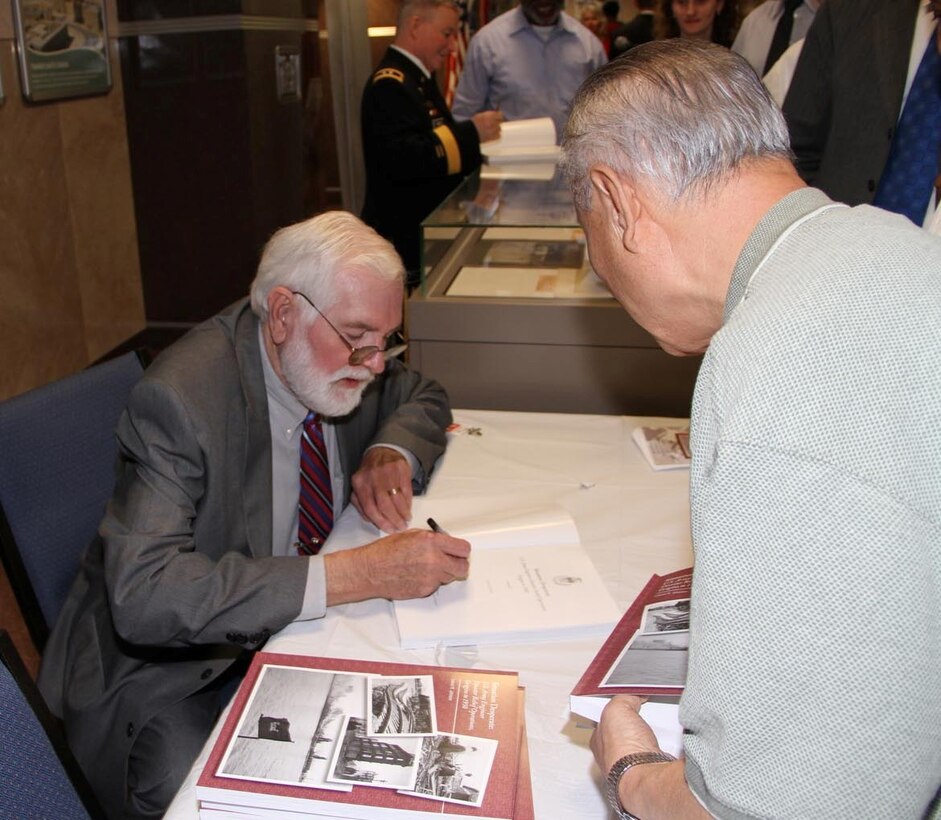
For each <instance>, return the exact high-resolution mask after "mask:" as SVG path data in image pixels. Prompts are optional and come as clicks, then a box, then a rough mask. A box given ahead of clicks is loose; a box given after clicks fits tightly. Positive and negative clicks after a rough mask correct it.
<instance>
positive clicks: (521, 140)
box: [480, 117, 556, 154]
mask: <svg viewBox="0 0 941 820" xmlns="http://www.w3.org/2000/svg"><path fill="white" fill-rule="evenodd" d="M555 143H556V134H555V123H553V122H552V118H551V117H536V118H534V119H529V120H510V121H508V122H504V123H503V124H501V126H500V136H499V137H498V138H497V139H495V140H488V141H487V142H482V143H481V144H480V151H481V153H483V154H489V153H490V152H492V151H494V152H500V151H506V150H507V149H513V148H520V147H525V146H531V145H555Z"/></svg>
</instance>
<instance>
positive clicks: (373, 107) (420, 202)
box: [362, 0, 502, 284]
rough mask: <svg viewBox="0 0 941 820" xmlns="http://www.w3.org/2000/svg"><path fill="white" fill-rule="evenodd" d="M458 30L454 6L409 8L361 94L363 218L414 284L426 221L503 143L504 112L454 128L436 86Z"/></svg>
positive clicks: (415, 2)
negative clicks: (489, 147) (483, 155)
mask: <svg viewBox="0 0 941 820" xmlns="http://www.w3.org/2000/svg"><path fill="white" fill-rule="evenodd" d="M459 23H460V11H459V8H458V5H457V3H455V2H453V0H404V2H403V3H402V7H401V9H400V10H399V15H398V19H397V21H396V35H395V41H394V42H393V44H392V45H391V46H390V47H389V49H388V51H386V54H385V56H384V57H383V58H382V62H380V63H379V66H378V67H377V68H376V71H375V72H374V73H373V75H372V77H370V79H369V82H368V83H367V84H366V89H365V91H364V92H363V103H362V128H363V152H364V154H365V159H366V204H365V205H364V207H363V213H362V217H363V221H364V222H366V223H367V224H368V225H371V226H372V227H373V228H375V229H376V231H378V232H379V233H380V234H382V235H383V236H384V237H386V238H387V239H388V240H390V241H391V242H392V244H393V245H395V248H396V250H397V251H398V252H399V254H400V255H401V256H402V260H403V262H404V263H405V269H406V270H407V271H408V274H409V282H410V284H415V283H416V282H417V281H418V278H419V275H420V273H419V265H420V241H421V236H420V235H421V221H422V220H423V219H424V218H425V217H426V216H428V214H430V213H431V212H432V211H433V210H434V209H435V207H437V206H438V205H439V204H440V203H441V202H442V201H443V200H444V198H445V197H446V196H447V195H448V194H449V193H451V191H452V190H454V188H455V187H456V186H457V184H458V182H460V180H461V179H463V178H464V176H465V175H466V174H468V173H470V172H471V171H473V170H474V169H475V168H477V166H478V165H480V143H481V142H485V141H487V140H491V139H496V138H497V137H498V136H499V135H500V122H501V120H502V116H501V115H500V112H498V111H482V112H481V113H479V114H477V115H476V116H474V117H473V118H472V119H470V120H468V121H466V122H457V123H456V122H454V119H453V118H452V117H451V112H450V111H448V108H447V105H445V102H444V99H443V98H442V96H441V92H440V91H439V89H438V84H437V82H436V81H435V77H434V71H435V70H436V69H437V68H438V67H439V66H440V65H441V64H442V63H443V62H444V60H445V59H446V58H447V56H448V55H449V54H450V53H451V52H452V51H453V50H454V47H455V42H456V39H457V33H458V26H459Z"/></svg>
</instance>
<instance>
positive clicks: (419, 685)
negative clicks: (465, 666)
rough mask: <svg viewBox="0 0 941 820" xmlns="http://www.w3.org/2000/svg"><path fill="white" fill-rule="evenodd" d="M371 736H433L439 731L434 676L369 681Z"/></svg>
mask: <svg viewBox="0 0 941 820" xmlns="http://www.w3.org/2000/svg"><path fill="white" fill-rule="evenodd" d="M368 688H369V704H370V711H369V715H368V718H369V725H368V729H369V732H368V733H369V735H370V736H377V735H398V736H399V737H429V736H432V735H434V734H435V732H436V731H437V725H436V720H435V684H434V678H432V676H431V675H410V676H408V677H401V678H397V677H389V676H383V677H374V678H370V679H369V683H368Z"/></svg>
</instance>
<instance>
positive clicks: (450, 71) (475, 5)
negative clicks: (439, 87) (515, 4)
mask: <svg viewBox="0 0 941 820" xmlns="http://www.w3.org/2000/svg"><path fill="white" fill-rule="evenodd" d="M486 4H487V3H486V0H458V5H459V6H460V7H461V22H460V25H459V26H458V31H457V45H456V46H455V49H454V53H453V54H449V55H448V59H447V61H446V62H445V64H444V101H445V102H446V103H447V104H448V108H450V107H451V106H452V105H453V104H454V93H455V92H456V91H457V81H458V80H459V79H460V78H461V72H462V71H463V70H464V57H465V56H466V54H467V44H468V43H469V42H470V38H471V33H472V32H471V21H472V19H474V18H475V15H481V17H480V19H481V20H484V19H486V18H485V17H483V16H482V15H483V14H484V12H485V8H484V7H485V6H486Z"/></svg>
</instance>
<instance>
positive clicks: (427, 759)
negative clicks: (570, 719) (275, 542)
mask: <svg viewBox="0 0 941 820" xmlns="http://www.w3.org/2000/svg"><path fill="white" fill-rule="evenodd" d="M293 657H295V656H277V655H273V656H271V660H272V661H276V660H278V659H281V658H283V659H285V660H290V659H292V658H293ZM304 660H305V663H304V664H303V665H301V664H291V663H277V662H271V663H262V664H259V665H257V668H256V674H255V675H254V676H251V679H250V678H249V676H247V677H246V680H245V681H244V682H243V683H244V684H245V686H246V688H245V689H244V690H240V693H239V695H237V696H236V698H237V700H236V701H235V702H234V703H233V712H232V714H231V715H230V717H229V719H228V720H227V723H226V728H225V730H224V731H223V734H222V736H221V737H220V738H219V740H218V741H217V744H216V748H214V750H213V753H212V754H211V755H210V760H209V762H208V763H207V766H206V768H205V769H204V771H203V775H202V776H201V777H200V780H199V783H198V784H197V788H196V791H197V797H198V798H199V799H200V800H202V801H208V802H211V803H213V804H215V805H217V806H218V805H219V804H225V805H229V806H230V807H232V806H243V807H253V808H256V809H265V808H270V809H283V810H290V811H300V812H301V813H307V812H308V811H309V812H310V813H311V814H322V813H323V808H322V806H323V805H324V804H326V803H329V802H330V801H335V802H338V803H343V804H361V805H362V807H363V809H364V810H367V811H368V806H377V807H378V806H382V807H384V808H390V809H393V810H395V811H396V812H398V811H399V810H401V811H402V813H403V816H424V815H425V814H427V813H428V812H429V809H431V813H434V809H433V808H432V806H431V805H430V804H431V801H437V805H438V806H441V805H442V804H445V803H446V804H455V805H457V806H463V807H466V808H468V809H473V808H477V807H484V806H485V804H487V807H488V808H489V807H490V804H493V805H499V804H501V803H503V804H505V805H506V809H502V808H501V810H500V811H499V812H494V814H492V815H491V814H490V813H489V811H488V812H487V815H488V816H499V817H502V816H506V817H508V818H511V817H514V816H515V814H514V810H513V801H515V799H516V792H517V779H518V777H519V760H520V745H521V742H524V741H523V730H522V708H521V707H522V701H521V698H520V694H519V693H520V691H521V690H520V689H519V683H518V679H517V676H516V675H515V674H514V673H505V672H483V673H481V672H475V671H473V670H457V669H447V668H444V667H440V668H430V667H408V666H405V665H401V664H381V663H378V664H369V663H365V662H353V661H336V660H333V661H331V662H330V663H331V664H334V665H337V666H340V667H343V666H347V667H351V666H352V667H355V666H359V667H361V668H359V669H354V668H346V669H344V668H338V669H329V668H327V669H324V668H316V667H314V666H309V665H308V663H313V662H314V660H313V659H311V660H310V661H307V659H304ZM373 670H375V671H373ZM403 670H405V671H403ZM413 670H414V671H413ZM426 670H427V671H426ZM380 671H383V672H385V671H387V672H388V673H389V674H378V673H379V672H380ZM475 733H477V734H475ZM497 761H499V763H500V765H499V767H497V766H496V765H495V764H496V762H497ZM495 769H496V770H495ZM508 786H509V787H511V788H510V789H508V788H507V787H508ZM320 790H323V791H322V792H321V791H320ZM331 795H332V796H331ZM416 798H420V799H419V800H416ZM488 798H489V800H488ZM410 800H411V801H412V802H411V803H409V801H410ZM419 804H420V805H421V806H423V807H416V806H417V805H419ZM305 806H306V807H307V808H305ZM314 806H320V807H321V808H317V809H316V810H315V809H314V808H313V807H314ZM343 816H345V817H359V816H369V815H368V813H367V814H365V815H364V814H359V813H356V810H355V809H352V808H351V805H347V807H346V809H344V811H343Z"/></svg>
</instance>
